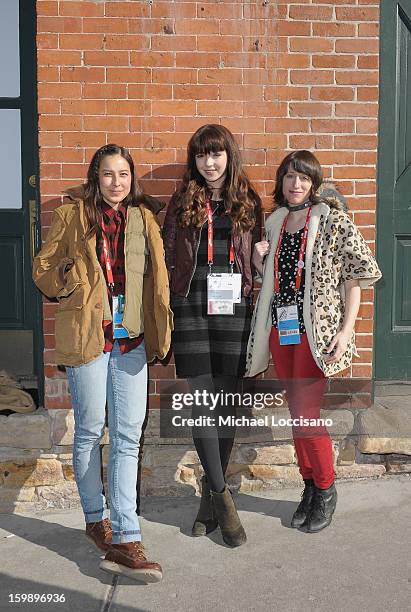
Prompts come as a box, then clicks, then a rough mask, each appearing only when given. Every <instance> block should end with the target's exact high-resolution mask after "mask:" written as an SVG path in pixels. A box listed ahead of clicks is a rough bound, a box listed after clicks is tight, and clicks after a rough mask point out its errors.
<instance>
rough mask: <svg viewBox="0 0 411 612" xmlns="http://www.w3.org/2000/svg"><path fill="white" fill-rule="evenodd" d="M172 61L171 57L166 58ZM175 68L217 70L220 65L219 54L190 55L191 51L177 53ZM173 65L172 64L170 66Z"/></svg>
mask: <svg viewBox="0 0 411 612" xmlns="http://www.w3.org/2000/svg"><path fill="white" fill-rule="evenodd" d="M168 57H169V59H170V60H171V61H173V56H172V55H169V56H168ZM175 62H176V67H177V68H218V65H219V63H220V55H219V53H192V52H191V51H190V52H189V51H182V52H181V53H180V52H178V51H177V53H176V60H175ZM170 65H173V64H170Z"/></svg>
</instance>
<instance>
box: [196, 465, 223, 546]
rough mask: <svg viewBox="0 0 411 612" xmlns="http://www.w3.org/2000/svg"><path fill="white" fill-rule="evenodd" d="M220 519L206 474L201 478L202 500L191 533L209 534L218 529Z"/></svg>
mask: <svg viewBox="0 0 411 612" xmlns="http://www.w3.org/2000/svg"><path fill="white" fill-rule="evenodd" d="M217 527H218V521H217V519H216V517H215V513H214V510H213V505H212V503H211V495H210V485H209V484H208V480H207V477H206V476H203V477H202V479H201V501H200V508H199V510H198V514H197V516H196V519H195V521H194V525H193V528H192V530H191V535H192V536H193V537H195V538H198V537H199V536H204V535H207V533H211V532H212V531H214V529H217Z"/></svg>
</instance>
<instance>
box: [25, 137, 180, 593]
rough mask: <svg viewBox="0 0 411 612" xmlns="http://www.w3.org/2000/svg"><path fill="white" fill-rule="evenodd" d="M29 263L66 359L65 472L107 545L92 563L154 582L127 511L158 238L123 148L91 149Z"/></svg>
mask: <svg viewBox="0 0 411 612" xmlns="http://www.w3.org/2000/svg"><path fill="white" fill-rule="evenodd" d="M67 196H68V197H67V203H65V204H63V205H62V206H60V207H59V208H57V209H56V210H55V212H54V217H53V222H52V226H51V228H50V230H49V232H48V235H47V238H46V240H45V242H44V244H43V247H42V249H41V251H40V252H39V254H38V255H37V257H36V258H35V261H34V269H33V274H34V281H35V282H36V284H37V286H38V287H39V289H40V290H41V291H42V292H43V293H44V294H45V295H46V296H48V297H49V298H56V299H57V301H58V303H59V307H58V311H57V313H56V329H55V338H56V360H57V363H59V364H62V365H65V366H66V371H67V376H68V381H69V385H70V392H71V399H72V404H73V409H74V420H75V431H74V448H73V467H74V472H75V478H76V483H77V486H78V490H79V495H80V500H81V504H82V507H83V511H84V516H85V520H86V535H87V536H88V537H89V538H90V539H91V540H92V541H93V542H94V543H95V544H96V546H97V547H98V548H99V549H101V550H103V551H105V552H106V557H105V559H104V561H102V563H101V564H100V567H101V568H102V569H104V570H106V571H109V572H112V573H115V574H124V575H127V576H129V577H131V578H134V579H136V580H143V581H146V582H152V581H158V580H160V579H161V576H162V570H161V567H160V565H159V564H158V563H153V562H150V561H147V559H146V556H145V553H144V549H143V546H142V544H141V531H140V525H139V521H138V517H137V514H136V480H137V468H138V453H139V443H140V436H141V428H142V425H143V421H144V418H145V414H146V400H147V362H150V361H152V360H154V359H155V358H156V357H158V358H159V359H162V358H164V357H165V355H166V354H167V352H168V350H169V347H170V338H171V328H172V313H171V311H170V308H169V289H168V278H167V271H166V268H165V264H164V253H163V243H162V239H161V234H160V227H159V224H158V221H157V219H156V216H155V213H156V212H158V210H159V209H160V208H161V204H160V203H159V202H158V201H157V200H155V199H154V198H150V197H149V196H145V195H143V194H142V193H141V190H140V188H139V186H138V183H137V180H136V176H135V172H134V164H133V160H132V158H131V156H130V154H129V152H128V151H127V149H124V148H123V147H120V146H117V145H105V146H103V147H101V148H100V149H99V150H98V151H96V153H95V154H94V156H93V158H92V160H91V163H90V166H89V169H88V173H87V182H86V184H85V185H82V186H80V187H79V188H76V189H69V190H68V191H67ZM106 402H107V408H108V425H109V433H110V455H109V463H108V486H109V498H110V520H109V519H108V518H106V512H107V511H106V503H105V497H104V494H103V484H102V481H101V462H100V451H99V442H100V439H101V437H102V435H103V433H104V426H105V407H106Z"/></svg>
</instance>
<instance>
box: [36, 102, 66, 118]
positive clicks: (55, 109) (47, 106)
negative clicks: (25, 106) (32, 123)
mask: <svg viewBox="0 0 411 612" xmlns="http://www.w3.org/2000/svg"><path fill="white" fill-rule="evenodd" d="M37 110H38V112H39V115H42V114H43V115H53V114H56V115H59V114H60V111H61V102H60V100H50V99H45V98H42V99H41V100H39V101H38V103H37Z"/></svg>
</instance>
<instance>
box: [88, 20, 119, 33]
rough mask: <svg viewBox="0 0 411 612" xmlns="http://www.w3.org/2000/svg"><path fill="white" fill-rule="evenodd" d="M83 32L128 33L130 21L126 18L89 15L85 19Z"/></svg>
mask: <svg viewBox="0 0 411 612" xmlns="http://www.w3.org/2000/svg"><path fill="white" fill-rule="evenodd" d="M83 32H91V33H95V32H103V33H104V34H107V33H108V32H113V33H115V34H126V33H127V32H128V22H127V20H126V19H116V18H113V17H96V18H93V17H89V18H88V19H84V20H83Z"/></svg>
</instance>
